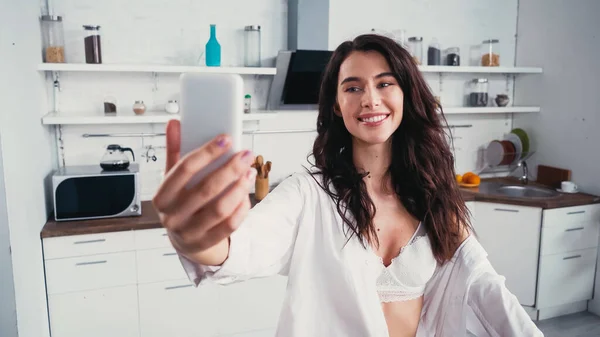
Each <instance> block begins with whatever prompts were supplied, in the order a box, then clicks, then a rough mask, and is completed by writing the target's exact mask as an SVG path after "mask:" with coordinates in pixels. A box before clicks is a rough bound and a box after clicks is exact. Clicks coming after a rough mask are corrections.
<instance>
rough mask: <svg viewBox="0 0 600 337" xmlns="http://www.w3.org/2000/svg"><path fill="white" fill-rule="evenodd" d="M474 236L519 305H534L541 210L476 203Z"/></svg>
mask: <svg viewBox="0 0 600 337" xmlns="http://www.w3.org/2000/svg"><path fill="white" fill-rule="evenodd" d="M475 209H476V211H475V212H476V219H475V221H474V223H473V227H474V229H475V235H476V236H477V238H478V240H479V242H480V243H481V245H482V246H483V248H484V249H485V250H486V252H487V253H488V259H489V261H490V263H491V264H492V266H493V267H494V269H495V270H496V272H498V274H500V275H502V276H504V277H505V278H506V287H507V288H508V289H509V290H510V291H511V292H512V293H513V294H514V295H515V296H516V297H517V299H518V300H519V303H521V304H522V305H527V306H533V305H534V304H535V295H536V282H537V271H538V258H539V242H540V241H539V240H540V227H541V222H542V209H541V208H536V207H524V206H513V205H506V204H499V203H486V202H477V205H476V206H475Z"/></svg>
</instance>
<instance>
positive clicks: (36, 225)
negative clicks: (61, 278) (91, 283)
mask: <svg viewBox="0 0 600 337" xmlns="http://www.w3.org/2000/svg"><path fill="white" fill-rule="evenodd" d="M4 4H6V7H5V6H2V10H0V55H2V56H1V58H2V62H0V73H1V74H2V76H0V95H1V101H2V110H1V111H0V133H1V134H2V156H3V165H4V173H3V174H4V182H5V191H6V208H7V215H8V226H9V231H10V245H11V250H12V267H13V275H14V287H15V300H16V310H17V323H18V332H19V336H20V337H44V336H48V335H49V333H48V318H47V317H48V316H47V309H46V293H45V285H44V271H43V264H42V251H41V241H40V229H41V228H42V226H43V225H44V223H45V221H46V217H47V212H46V211H47V207H46V206H47V200H49V198H47V195H46V191H47V189H46V188H45V187H46V186H48V185H47V182H48V180H47V177H48V175H49V174H50V172H51V169H52V158H51V153H53V146H52V145H51V142H52V139H53V138H52V137H51V136H50V134H49V132H48V129H47V128H45V127H43V126H42V125H41V123H40V118H41V116H42V113H43V111H44V109H45V103H46V102H45V101H46V97H45V95H44V90H43V87H42V83H43V81H42V79H41V78H40V75H39V74H38V73H37V71H36V70H35V69H36V64H37V63H38V62H39V60H40V54H41V49H40V29H39V25H38V21H37V17H39V15H40V10H39V2H37V1H32V0H27V1H22V0H9V1H7V3H3V5H4ZM0 221H1V220H0ZM9 333H10V332H9ZM3 336H4V335H3Z"/></svg>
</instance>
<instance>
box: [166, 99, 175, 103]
mask: <svg viewBox="0 0 600 337" xmlns="http://www.w3.org/2000/svg"><path fill="white" fill-rule="evenodd" d="M167 103H177V100H176V99H170V100H168V101H167Z"/></svg>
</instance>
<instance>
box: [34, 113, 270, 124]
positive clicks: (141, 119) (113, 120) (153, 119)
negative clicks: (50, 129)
mask: <svg viewBox="0 0 600 337" xmlns="http://www.w3.org/2000/svg"><path fill="white" fill-rule="evenodd" d="M240 113H241V112H240ZM275 116H276V113H273V112H270V113H269V112H262V113H250V114H243V120H244V121H256V120H262V119H267V118H273V117H275ZM179 117H180V116H179V114H170V113H166V112H160V111H156V112H154V111H147V112H146V113H144V114H143V115H135V114H134V113H133V112H131V113H127V114H117V115H116V116H104V115H103V114H96V115H86V116H78V115H73V114H60V113H56V112H50V113H48V114H46V115H45V116H44V117H42V124H44V125H94V124H95V125H98V124H159V123H167V122H168V121H169V120H171V119H179Z"/></svg>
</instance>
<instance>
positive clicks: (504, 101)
mask: <svg viewBox="0 0 600 337" xmlns="http://www.w3.org/2000/svg"><path fill="white" fill-rule="evenodd" d="M494 101H496V104H497V105H498V106H499V107H505V106H507V105H508V102H510V99H509V98H508V95H505V94H499V95H496V98H495V99H494Z"/></svg>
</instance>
